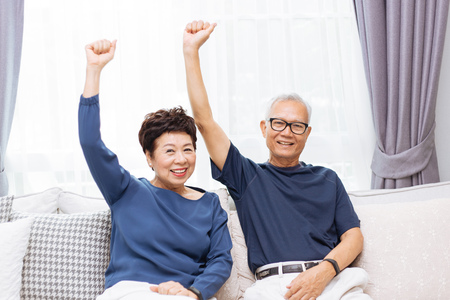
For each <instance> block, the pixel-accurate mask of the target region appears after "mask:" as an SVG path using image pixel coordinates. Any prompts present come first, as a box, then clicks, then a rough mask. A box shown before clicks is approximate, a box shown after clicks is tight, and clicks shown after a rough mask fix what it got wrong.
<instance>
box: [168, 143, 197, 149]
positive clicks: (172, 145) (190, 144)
mask: <svg viewBox="0 0 450 300" xmlns="http://www.w3.org/2000/svg"><path fill="white" fill-rule="evenodd" d="M186 146H194V144H192V143H186V144H184V145H183V146H182V147H186ZM161 147H163V148H164V147H175V144H172V143H167V144H164V145H161Z"/></svg>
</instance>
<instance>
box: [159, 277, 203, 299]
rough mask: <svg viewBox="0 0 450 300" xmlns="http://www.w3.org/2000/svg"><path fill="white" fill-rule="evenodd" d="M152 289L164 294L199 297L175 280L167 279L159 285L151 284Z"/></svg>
mask: <svg viewBox="0 0 450 300" xmlns="http://www.w3.org/2000/svg"><path fill="white" fill-rule="evenodd" d="M150 290H152V292H155V293H159V294H162V295H178V296H188V297H191V298H194V299H198V297H197V295H195V294H194V293H193V292H191V291H190V290H188V289H186V288H184V287H183V286H182V285H181V284H180V283H179V282H175V281H167V282H163V283H160V284H159V285H157V286H151V287H150Z"/></svg>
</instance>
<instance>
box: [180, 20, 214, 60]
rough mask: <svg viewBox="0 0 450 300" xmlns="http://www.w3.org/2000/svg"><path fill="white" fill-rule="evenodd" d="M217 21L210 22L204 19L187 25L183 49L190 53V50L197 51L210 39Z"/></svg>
mask: <svg viewBox="0 0 450 300" xmlns="http://www.w3.org/2000/svg"><path fill="white" fill-rule="evenodd" d="M216 25H217V24H216V23H213V24H209V23H208V22H203V21H201V20H200V21H193V22H191V23H188V24H187V25H186V29H185V30H184V35H183V51H184V53H185V54H186V53H188V52H190V51H197V52H198V50H199V49H200V47H201V46H202V45H203V44H204V43H205V42H206V40H208V38H209V36H210V35H211V33H212V32H213V31H214V28H215V27H216Z"/></svg>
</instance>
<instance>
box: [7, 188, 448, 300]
mask: <svg viewBox="0 0 450 300" xmlns="http://www.w3.org/2000/svg"><path fill="white" fill-rule="evenodd" d="M214 192H216V193H217V194H218V195H219V198H220V200H221V204H222V206H223V208H224V209H225V210H226V211H227V213H228V216H229V220H228V227H229V230H230V234H231V237H232V241H233V248H232V250H231V254H232V256H233V261H234V264H233V268H232V271H231V276H230V278H229V279H228V281H227V282H226V283H225V284H224V285H223V286H222V288H221V289H220V290H219V291H218V292H217V294H216V295H215V297H216V298H217V299H218V300H231V299H233V300H234V299H242V298H243V294H244V291H245V289H246V288H247V287H248V286H250V285H251V284H252V283H253V282H254V276H253V274H252V273H251V272H250V271H249V269H248V266H247V252H246V251H247V250H246V246H245V242H244V238H243V234H242V230H241V228H240V225H239V220H238V217H237V213H236V211H235V209H234V205H233V202H232V199H231V198H230V196H229V195H228V193H227V191H226V189H223V188H221V189H218V190H215V191H214ZM349 195H350V199H351V201H352V203H353V205H354V207H355V210H356V212H357V213H358V216H359V218H360V220H361V230H362V232H363V234H364V237H365V240H364V250H363V252H362V253H361V255H359V256H358V257H357V259H356V260H355V261H354V262H353V264H352V266H355V267H362V268H364V269H365V270H366V271H367V272H368V274H369V277H370V281H369V284H368V286H367V287H366V289H365V291H366V292H367V293H368V294H369V295H370V296H371V297H372V298H373V299H376V300H378V299H380V300H381V299H382V300H386V299H390V300H393V299H402V300H404V299H450V250H449V246H450V219H449V216H450V182H442V183H434V184H425V185H421V186H415V187H410V188H402V189H396V190H368V191H356V192H349ZM110 230H111V223H110V212H109V210H108V207H107V205H106V203H105V201H104V200H103V199H100V198H90V197H85V196H81V195H77V194H74V193H71V192H67V191H63V190H62V189H60V188H51V189H49V190H46V191H43V192H41V193H36V194H30V195H23V196H16V197H14V196H6V197H3V198H0V266H1V267H0V299H19V297H20V299H94V298H95V296H96V295H98V294H100V293H101V292H102V291H103V287H104V271H105V269H106V267H107V265H108V258H109V238H110ZM5 295H6V296H5ZM19 295H20V296H19Z"/></svg>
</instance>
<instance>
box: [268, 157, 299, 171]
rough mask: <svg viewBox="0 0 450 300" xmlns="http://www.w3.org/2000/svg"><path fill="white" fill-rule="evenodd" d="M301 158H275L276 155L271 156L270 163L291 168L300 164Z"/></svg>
mask: <svg viewBox="0 0 450 300" xmlns="http://www.w3.org/2000/svg"><path fill="white" fill-rule="evenodd" d="M298 159H299V158H297V159H295V160H294V159H283V158H282V159H275V158H274V157H270V158H269V164H271V165H272V166H275V167H278V168H290V167H295V166H298V165H299V161H298Z"/></svg>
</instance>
